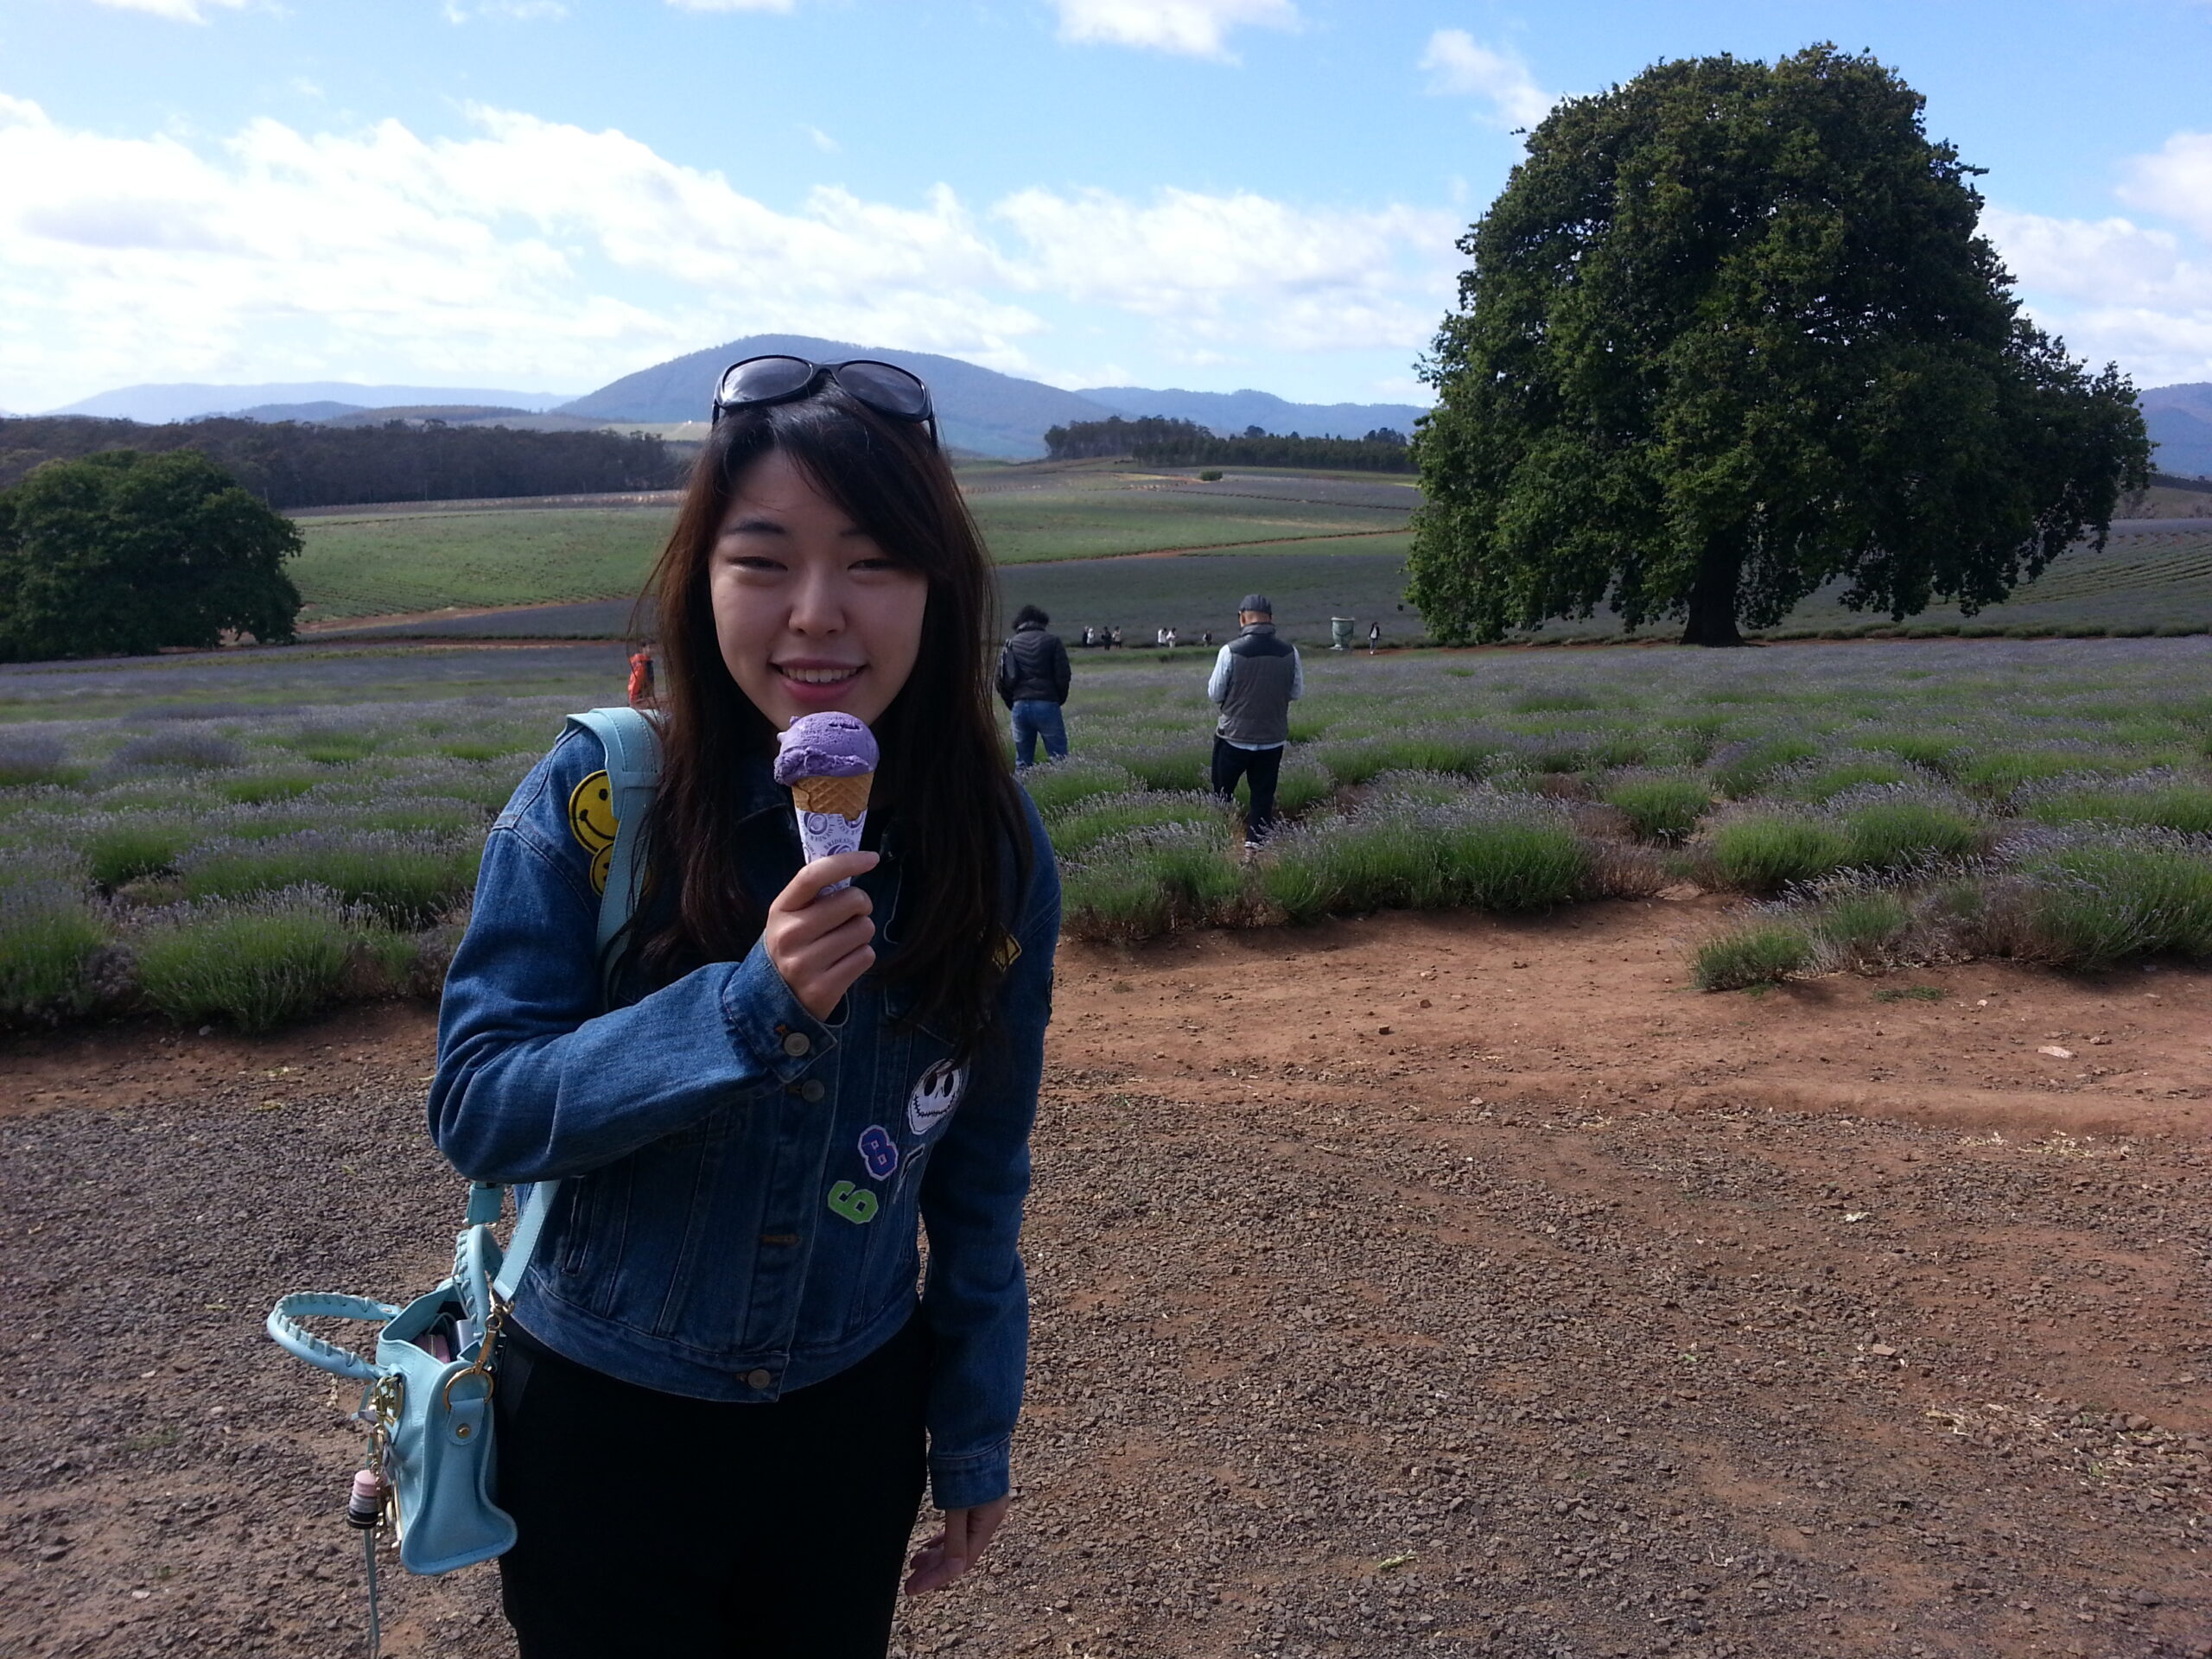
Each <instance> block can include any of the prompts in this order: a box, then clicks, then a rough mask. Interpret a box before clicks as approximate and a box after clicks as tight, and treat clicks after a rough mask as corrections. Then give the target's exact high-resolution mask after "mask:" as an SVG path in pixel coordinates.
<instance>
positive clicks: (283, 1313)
mask: <svg viewBox="0 0 2212 1659" xmlns="http://www.w3.org/2000/svg"><path fill="white" fill-rule="evenodd" d="M533 1196H535V1195H533ZM398 1317H399V1310H398V1308H397V1307H395V1306H392V1304H391V1303H390V1302H379V1301H377V1300H373V1299H372V1298H371V1297H367V1296H340V1295H339V1294H336V1293H335V1292H333V1291H327V1290H308V1291H302V1292H300V1293H299V1294H296V1295H292V1296H287V1297H285V1298H283V1300H281V1301H279V1302H278V1303H277V1306H274V1307H272V1308H270V1310H269V1319H268V1321H267V1324H266V1326H265V1328H266V1329H267V1331H268V1332H269V1334H270V1336H272V1337H274V1338H276V1339H277V1342H278V1344H281V1345H282V1346H283V1348H284V1350H285V1351H287V1352H288V1353H291V1354H294V1355H296V1356H297V1357H300V1358H302V1359H304V1360H305V1361H307V1363H308V1364H310V1365H313V1366H315V1367H316V1368H317V1369H318V1370H326V1371H335V1372H336V1373H337V1374H338V1375H339V1376H350V1377H352V1378H353V1380H354V1381H355V1382H357V1383H373V1382H375V1381H376V1380H377V1377H378V1370H377V1368H376V1367H375V1366H373V1365H372V1364H371V1363H369V1362H368V1361H367V1360H365V1359H363V1358H362V1357H360V1356H359V1354H357V1353H354V1352H353V1351H352V1350H351V1349H347V1348H340V1346H339V1345H338V1344H336V1343H334V1342H325V1341H324V1340H323V1339H322V1338H321V1337H318V1336H316V1335H315V1332H312V1331H309V1330H308V1328H307V1327H306V1326H304V1325H302V1324H301V1323H300V1321H301V1320H302V1319H367V1320H371V1321H372V1322H374V1323H376V1324H378V1325H382V1324H385V1323H386V1322H387V1321H389V1320H391V1319H397V1318H398Z"/></svg>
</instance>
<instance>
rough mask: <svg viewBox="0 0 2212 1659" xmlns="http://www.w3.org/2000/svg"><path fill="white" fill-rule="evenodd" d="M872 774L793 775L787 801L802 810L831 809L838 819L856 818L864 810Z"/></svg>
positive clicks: (866, 805) (864, 813)
mask: <svg viewBox="0 0 2212 1659" xmlns="http://www.w3.org/2000/svg"><path fill="white" fill-rule="evenodd" d="M874 784H875V774H874V772H859V773H856V774H855V775H854V776H852V777H850V778H795V779H792V780H791V804H792V805H793V806H795V807H797V808H798V810H800V811H801V812H802V813H807V812H815V813H821V812H834V813H835V814H836V816H837V817H841V818H860V817H865V816H866V814H867V812H868V791H869V790H870V789H871V788H873V787H874Z"/></svg>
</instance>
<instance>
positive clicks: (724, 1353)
mask: <svg viewBox="0 0 2212 1659" xmlns="http://www.w3.org/2000/svg"><path fill="white" fill-rule="evenodd" d="M655 591H656V592H657V593H658V595H659V596H660V607H661V609H660V615H661V630H660V632H661V639H660V664H661V667H662V670H663V672H662V674H661V677H660V682H659V685H658V706H659V709H660V710H661V723H660V734H661V738H662V750H663V763H662V771H661V778H660V784H659V788H658V792H657V794H656V795H655V797H654V798H653V804H652V810H651V811H650V813H649V814H648V815H647V817H646V818H645V823H644V826H643V827H644V830H645V859H646V868H647V871H648V875H647V880H646V890H647V896H646V898H645V901H644V903H643V904H642V906H641V907H640V909H639V913H638V914H637V916H636V917H635V918H633V921H632V925H630V927H629V928H628V929H626V931H625V933H624V934H623V935H622V936H620V938H618V940H617V941H616V944H615V945H614V947H613V950H612V951H611V956H612V961H611V962H610V963H606V964H602V963H601V962H599V961H598V960H597V959H596V958H595V951H594V931H595V922H596V916H597V912H598V908H599V902H600V899H599V893H598V891H597V889H596V888H595V887H594V878H593V871H594V857H593V849H594V847H595V846H597V845H604V844H605V843H604V832H605V830H606V826H604V825H591V824H588V823H586V822H584V820H587V819H588V817H589V816H590V809H589V802H590V800H591V799H592V798H594V789H595V788H597V787H598V786H600V785H603V783H604V779H599V778H596V777H595V774H597V773H598V772H600V771H601V768H602V766H604V764H605V762H604V759H603V756H602V754H601V750H600V747H599V745H598V742H597V741H596V740H595V739H593V738H591V737H590V736H589V735H588V734H584V733H582V732H575V731H572V732H570V733H569V734H568V735H566V736H564V737H563V740H562V741H561V742H560V743H559V745H557V746H556V747H555V748H554V750H553V752H552V753H550V755H548V756H547V757H546V759H545V760H543V761H541V762H540V763H539V765H538V766H537V769H536V770H535V771H533V772H531V775H530V777H529V778H527V779H524V783H523V785H522V786H521V788H520V789H519V790H518V791H517V792H516V794H515V797H514V799H513V800H512V802H511V803H510V804H509V805H508V807H507V809H506V810H505V812H504V813H502V814H501V815H500V817H499V820H498V822H497V823H495V824H494V825H493V830H492V833H491V836H490V838H489V840H488V841H487V842H486V847H485V853H484V864H483V873H482V874H481V876H480V880H479V883H478V887H477V899H476V908H475V912H474V919H473V920H472V922H471V923H470V925H469V929H468V932H467V937H466V938H465V939H464V940H463V941H462V944H461V949H460V950H459V951H458V953H457V954H456V955H455V957H454V963H453V971H452V974H451V976H450V977H449V979H448V983H447V988H446V994H445V1001H444V1006H443V1008H442V1013H441V1017H440V1029H439V1058H438V1069H437V1073H436V1077H435V1084H434V1086H433V1088H432V1090H431V1096H430V1121H431V1128H432V1132H433V1134H434V1135H435V1137H436V1140H437V1142H438V1145H439V1147H441V1148H442V1150H443V1151H444V1152H445V1154H446V1155H447V1156H448V1158H450V1159H451V1160H452V1161H453V1163H454V1166H455V1167H456V1168H458V1169H459V1170H461V1172H462V1173H464V1174H467V1175H469V1176H471V1177H474V1178H476V1179H483V1180H490V1181H500V1182H511V1183H512V1182H529V1181H536V1180H540V1179H553V1178H561V1179H563V1180H564V1182H565V1185H563V1188H562V1190H561V1192H560V1194H559V1197H558V1198H557V1200H556V1205H555V1209H554V1211H553V1214H552V1216H551V1217H550V1219H549V1221H548V1224H547V1227H546V1231H545V1235H544V1236H543V1239H542V1240H541V1242H540V1244H539V1247H538V1249H537V1254H536V1255H535V1256H534V1257H533V1258H532V1262H531V1269H530V1272H529V1274H528V1275H527V1276H526V1278H525V1279H524V1283H523V1286H522V1287H521V1288H520V1290H519V1291H518V1294H517V1298H516V1304H515V1310H514V1317H513V1319H512V1321H511V1322H510V1324H509V1326H508V1330H509V1332H510V1339H509V1341H508V1343H507V1344H506V1349H505V1354H504V1356H503V1357H502V1361H501V1366H500V1370H499V1389H498V1393H497V1395H496V1396H495V1404H496V1408H497V1410H498V1414H499V1416H498V1433H499V1501H500V1503H501V1504H502V1505H503V1507H505V1508H506V1509H507V1510H508V1511H509V1512H510V1513H511V1514H512V1515H513V1516H514V1517H515V1520H516V1522H517V1525H518V1529H519V1531H520V1541H519V1542H518V1544H517V1545H516V1547H515V1548H514V1549H513V1550H512V1551H511V1552H510V1553H509V1554H507V1555H505V1557H503V1558H502V1560H501V1563H500V1565H501V1570H502V1577H503V1588H504V1594H505V1607H506V1611H507V1615H508V1618H509V1619H510V1620H511V1621H512V1623H513V1624H514V1626H515V1629H516V1631H517V1634H518V1637H519V1639H520V1644H521V1651H522V1654H523V1656H524V1659H542V1656H563V1655H571V1654H573V1655H586V1654H589V1655H594V1656H604V1655H607V1654H610V1653H618V1652H643V1651H651V1652H652V1653H654V1654H655V1655H657V1656H659V1655H669V1656H677V1655H689V1654H694V1653H696V1654H707V1653H715V1654H722V1653H730V1652H736V1651H739V1650H741V1649H742V1650H744V1651H748V1652H750V1651H759V1652H763V1653H791V1654H800V1653H804V1654H807V1655H810V1656H842V1655H862V1654H866V1655H872V1656H880V1655H881V1654H882V1653H883V1651H884V1649H885V1647H886V1645H887V1639H888V1635H889V1630H890V1625H891V1621H892V1616H893V1611H894V1608H895V1605H896V1599H897V1592H898V1586H899V1570H900V1564H901V1557H902V1556H904V1554H905V1553H906V1540H907V1535H908V1531H909V1529H910V1528H911V1526H912V1522H913V1519H914V1513H915V1509H916V1506H917V1504H918V1501H919V1498H920V1496H921V1491H922V1486H923V1480H924V1476H925V1471H926V1474H927V1478H928V1481H929V1484H930V1487H931V1494H932V1496H933V1497H934V1499H935V1502H936V1504H937V1506H938V1508H939V1509H940V1510H943V1511H944V1526H943V1529H942V1530H941V1531H940V1532H939V1534H938V1536H937V1538H936V1539H935V1540H934V1541H932V1542H931V1543H930V1544H929V1545H928V1546H926V1547H925V1548H923V1549H921V1550H920V1551H918V1553H917V1554H915V1555H914V1557H913V1559H912V1563H911V1566H912V1574H911V1576H910V1577H909V1578H908V1580H907V1583H906V1587H907V1590H908V1592H909V1593H918V1592H924V1591H928V1590H932V1589H936V1588H938V1587H940V1586H943V1585H945V1584H948V1583H950V1581H951V1580H953V1579H955V1578H957V1576H959V1574H960V1573H962V1572H963V1571H964V1570H966V1568H967V1567H968V1566H969V1564H970V1563H972V1562H973V1561H974V1560H975V1559H976V1556H977V1554H980V1553H981V1552H982V1549H983V1548H985V1547H986V1546H988V1543H989V1541H990V1539H991V1536H992V1535H993V1533H994V1532H995V1530H996V1529H997V1528H998V1526H999V1523H1000V1522H1001V1520H1003V1518H1004V1516H1005V1514H1006V1510H1007V1493H1008V1491H1009V1490H1010V1486H1009V1480H1008V1471H1007V1445H1008V1440H1009V1438H1010V1436H1011V1434H1012V1431H1013V1428H1014V1420H1015V1417H1016V1415H1017V1414H1018V1413H1019V1410H1020V1400H1021V1385H1022V1373H1023V1367H1024V1363H1025V1357H1026V1351H1027V1317H1028V1303H1027V1291H1026V1289H1025V1287H1024V1284H1023V1280H1022V1271H1021V1262H1020V1256H1019V1255H1018V1254H1017V1253H1016V1249H1015V1241H1016V1236H1017V1234H1018V1232H1019V1230H1020V1219H1021V1206H1022V1200H1023V1197H1024V1194H1025V1192H1026V1191H1027V1184H1028V1173H1029V1155H1028V1134H1029V1128H1030V1123H1031V1121H1032V1119H1033V1115H1034V1111H1035V1105H1036V1094H1037V1085H1038V1078H1039V1071H1040V1068H1041V1063H1042V1046H1043V1036H1044V1028H1045V1023H1046V1017H1047V1013H1048V1000H1049V996H1050V990H1051V984H1052V953H1053V947H1054V944H1055V940H1056V938H1057V937H1058V925H1059V887H1058V878H1057V876H1056V875H1055V874H1054V868H1053V864H1052V852H1051V849H1050V846H1049V844H1048V843H1047V842H1046V839H1045V836H1044V831H1043V829H1042V827H1041V825H1040V824H1039V821H1038V819H1037V816H1036V813H1035V810H1034V809H1033V808H1032V807H1030V806H1029V805H1028V804H1027V798H1026V797H1025V796H1024V795H1022V793H1021V792H1020V791H1018V790H1017V789H1015V788H1014V785H1013V782H1012V780H1011V778H1010V775H1009V774H1008V772H1007V765H1006V760H1005V757H1004V754H1003V753H1002V751H1001V746H1000V743H999V739H998V735H997V731H996V728H995V723H994V721H993V720H992V717H991V715H990V712H989V704H988V690H987V680H986V659H985V642H986V641H988V640H989V639H992V638H993V637H994V634H995V629H994V628H993V627H992V626H991V620H992V619H991V615H990V610H991V602H990V596H991V593H992V587H991V579H990V571H989V567H988V563H986V559H985V556H984V553H983V550H982V544H981V543H980V540H979V539H978V537H977V535H976V530H975V527H974V525H973V524H972V522H971V521H970V520H969V517H968V514H967V512H966V510H965V508H964V506H963V504H962V501H961V499H960V494H959V491H958V489H957V486H956V485H955V483H954V481H953V479H952V475H951V472H950V468H949V467H948V466H947V465H946V463H945V461H944V457H943V455H942V454H941V453H940V451H939V450H938V447H937V444H936V442H935V424H934V422H933V421H932V420H931V418H930V409H929V401H928V393H927V391H926V390H925V388H924V387H923V386H922V385H921V383H920V382H919V381H918V380H916V379H914V378H912V376H910V375H906V374H905V373H904V372H903V371H899V370H897V369H893V368H891V367H889V366H888V365H880V364H878V365H862V364H845V365H834V366H825V365H813V364H809V363H806V362H804V361H803V360H801V359H791V358H770V359H751V360H749V361H748V362H747V363H742V364H739V365H736V366H735V367H734V368H733V369H732V370H731V371H730V372H729V373H728V374H727V375H726V376H725V377H724V378H723V381H722V384H721V388H720V390H719V391H718V392H717V395H716V399H715V425H714V428H713V431H712V434H711V435H710V437H709V441H708V442H707V445H706V448H705V449H704V451H703V452H702V454H701V456H700V458H699V461H698V463H697V466H696V469H695V472H694V475H693V478H692V480H691V484H690V490H689V493H688V494H687V496H686V499H685V501H684V504H683V511H682V512H681V514H680V516H679V518H678V519H677V525H676V529H675V531H674V532H673V534H672V535H671V537H670V540H669V543H668V547H667V550H666V551H665V552H664V555H663V556H662V558H661V562H660V564H659V567H658V570H657V572H656V574H655ZM824 710H837V711H841V712H843V713H846V714H849V715H855V716H857V717H858V718H860V719H861V720H863V721H867V722H868V724H869V725H870V726H871V727H872V728H873V729H874V734H875V736H876V738H877V740H878V742H879V744H880V749H881V753H882V761H881V766H880V770H879V772H877V774H876V780H875V792H874V797H873V798H872V800H871V803H870V810H869V812H868V823H867V831H866V836H865V837H864V839H863V842H862V844H861V850H860V851H858V852H855V853H849V854H845V855H841V856H836V857H830V858H823V859H819V860H817V861H814V862H812V863H808V864H805V865H804V868H802V860H801V855H800V853H799V849H798V839H797V836H796V833H795V830H794V828H793V820H792V813H791V802H790V797H789V796H788V794H786V793H785V791H783V790H781V789H780V788H779V787H778V786H777V785H775V784H774V783H773V781H772V777H771V773H770V765H771V760H772V752H773V749H774V740H775V737H776V735H777V734H778V733H779V731H780V730H782V729H783V728H785V727H787V726H788V725H789V724H790V722H791V721H792V720H793V719H795V718H797V717H798V715H804V714H811V713H817V712H822V711H824ZM579 802H581V803H583V805H582V807H581V808H576V810H575V812H572V808H575V804H577V803H579ZM587 829H588V830H590V831H591V833H589V834H587V833H586V831H587ZM599 868H601V872H602V874H601V880H604V875H603V870H604V866H603V865H602V866H600V867H599ZM847 878H850V879H851V880H852V885H851V886H850V887H845V888H843V889H842V890H841V891H837V892H834V893H825V892H824V889H825V888H827V887H830V886H831V884H833V883H836V882H841V881H842V880H846V879H847ZM603 966H605V967H607V969H609V971H610V973H611V976H612V981H611V982H612V984H613V994H612V995H611V996H602V993H601V984H602V975H601V969H602V967H603ZM917 1222H919V1224H921V1225H923V1226H925V1227H926V1228H927V1229H928V1232H929V1240H930V1264H929V1276H928V1281H927V1283H926V1285H925V1287H923V1290H922V1294H921V1295H920V1297H919V1299H918V1305H917V1296H916V1288H915V1287H916V1277H917V1271H918V1259H917V1251H916V1243H915V1234H916V1226H917Z"/></svg>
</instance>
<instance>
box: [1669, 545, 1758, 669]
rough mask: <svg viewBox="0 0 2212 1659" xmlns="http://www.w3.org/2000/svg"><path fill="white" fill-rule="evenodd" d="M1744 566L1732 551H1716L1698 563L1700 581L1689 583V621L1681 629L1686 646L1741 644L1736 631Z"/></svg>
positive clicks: (1741, 639) (1742, 640)
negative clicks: (1738, 585)
mask: <svg viewBox="0 0 2212 1659" xmlns="http://www.w3.org/2000/svg"><path fill="white" fill-rule="evenodd" d="M1741 569H1742V566H1741V565H1740V563H1738V555H1737V554H1735V553H1734V552H1732V551H1730V550H1721V549H1715V550H1712V551H1710V552H1708V553H1707V554H1706V556H1705V557H1704V558H1703V559H1702V560H1700V562H1699V564H1698V568H1697V580H1696V581H1694V582H1692V583H1691V584H1690V614H1689V621H1688V625H1687V626H1684V628H1683V629H1682V643H1683V644H1684V645H1742V644H1743V643H1744V636H1743V635H1742V634H1740V633H1738V632H1736V578H1737V575H1738V572H1739V571H1740V570H1741Z"/></svg>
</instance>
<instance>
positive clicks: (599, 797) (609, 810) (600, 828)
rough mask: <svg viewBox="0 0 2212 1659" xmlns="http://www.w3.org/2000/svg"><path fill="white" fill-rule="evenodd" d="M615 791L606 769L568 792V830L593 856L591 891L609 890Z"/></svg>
mask: <svg viewBox="0 0 2212 1659" xmlns="http://www.w3.org/2000/svg"><path fill="white" fill-rule="evenodd" d="M621 827H622V823H621V820H620V819H619V818H617V817H615V816H614V790H613V785H610V784H609V783H608V782H607V774H606V773H605V772H594V773H592V775H591V776H590V777H588V778H587V779H584V780H583V782H582V783H580V784H578V785H576V786H575V789H574V790H572V791H569V834H570V835H572V836H575V838H576V844H577V845H578V846H579V847H581V848H582V849H584V850H585V851H586V852H588V853H589V854H590V855H591V890H592V891H593V892H594V893H605V892H606V891H607V869H608V868H609V867H610V866H611V865H612V864H613V861H614V836H615V832H616V831H617V830H619V829H621Z"/></svg>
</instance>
